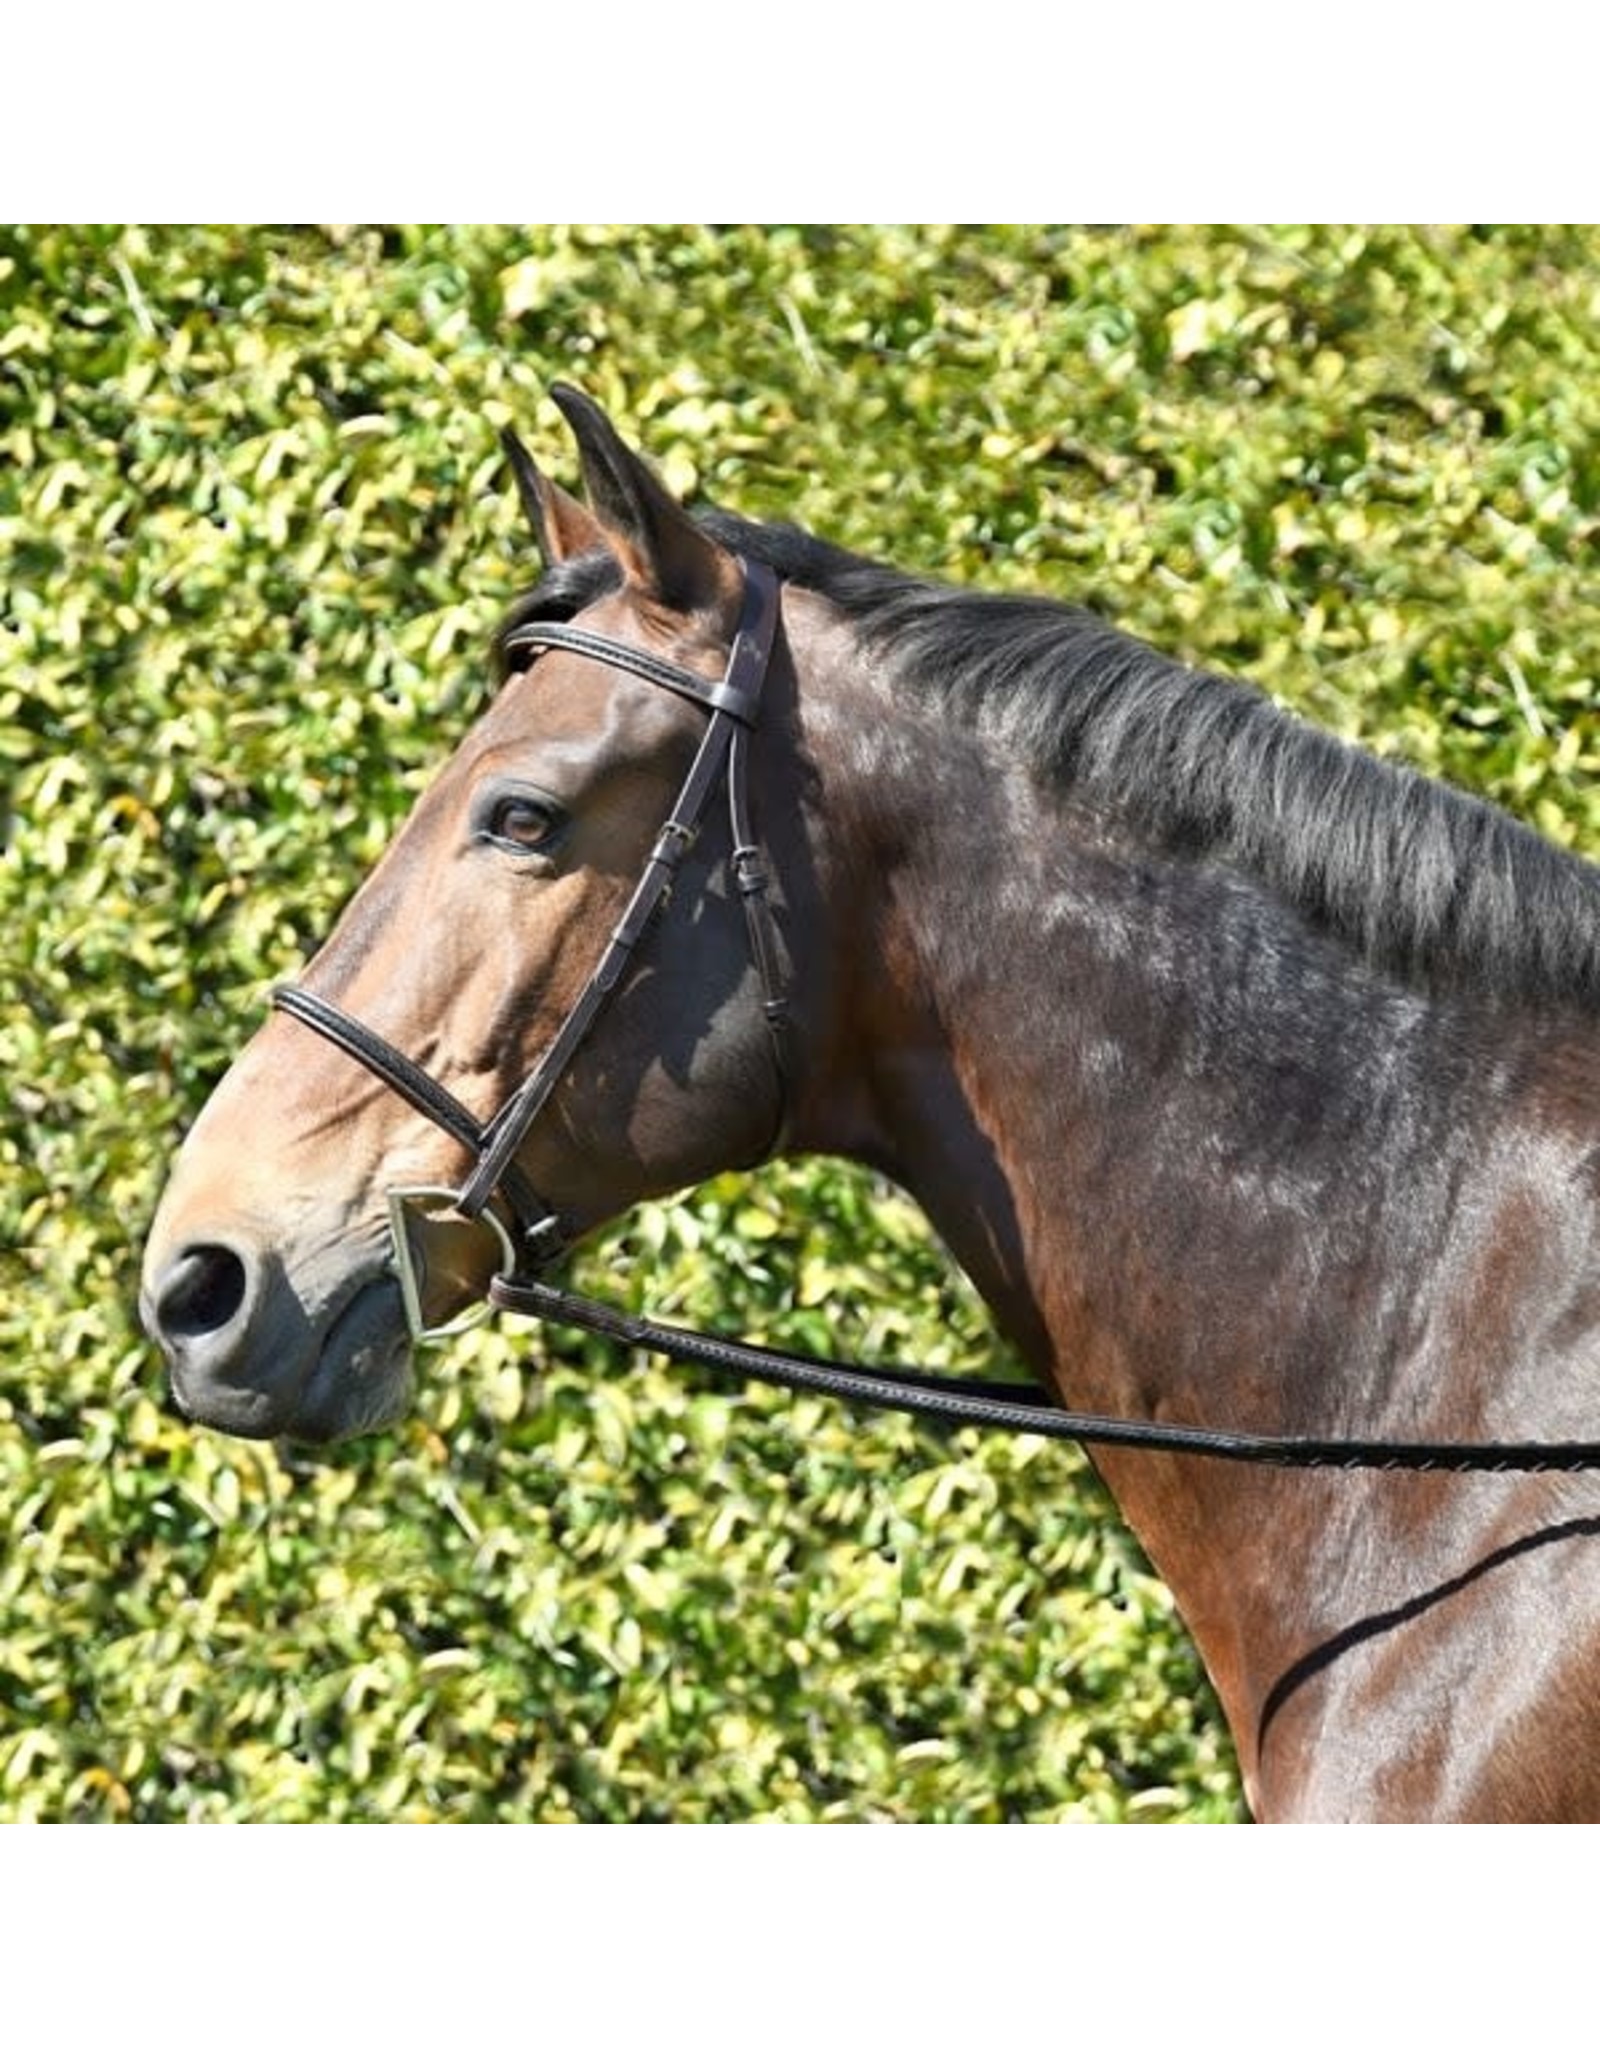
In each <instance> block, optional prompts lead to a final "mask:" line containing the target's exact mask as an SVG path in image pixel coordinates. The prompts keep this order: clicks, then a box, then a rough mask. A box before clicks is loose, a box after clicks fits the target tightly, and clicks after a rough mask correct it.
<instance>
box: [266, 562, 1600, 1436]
mask: <svg viewBox="0 0 1600 2048" xmlns="http://www.w3.org/2000/svg"><path fill="white" fill-rule="evenodd" d="M740 566H741V569H742V572H743V577H744V590H743V598H742V602H741V606H740V615H739V623H738V627H737V630H736V632H735V635H734V641H733V646H732V649H731V650H730V652H729V655H728V661H727V666H726V668H725V670H724V672H723V675H722V679H721V681H720V682H716V683H712V682H708V681H707V680H706V678H705V677H704V676H700V675H696V674H695V673H694V672H693V671H692V670H690V669H685V668H680V667H678V666H677V665H676V664H675V663H673V662H669V661H663V660H662V659H661V658H660V657H659V656H657V655H654V654H651V653H650V652H649V651H648V650H647V649H645V648H641V647H635V646H632V645H630V644H629V643H628V642H626V641H622V640H611V639H608V638H606V637H604V636H602V635H601V634H598V633H592V632H590V631H588V630H587V628H585V627H582V626H574V625H568V624H562V623H558V622H556V621H550V620H532V621H530V622H529V623H528V624H526V625H523V626H519V627H518V628H516V630H515V631H514V632H512V633H511V634H510V635H509V636H508V637H507V639H506V642H505V652H506V654H507V655H508V656H511V657H515V656H516V655H519V654H524V653H526V654H533V653H537V652H538V651H539V650H540V649H542V648H561V649H564V650H565V651H567V652H568V653H572V654H580V655H584V656H586V657H587V658H588V659H590V660H593V661H598V662H602V663H604V664H605V665H606V666H607V667H609V668H615V669H620V670H622V671H623V672H624V673H626V674H628V675H632V676H637V677H638V678H640V679H641V680H642V681H644V682H647V683H654V684H656V685H658V686H659V687H660V688H661V689H664V690H671V691H673V692H675V693H676V694H677V695H678V696H680V697H685V698H687V699H688V700H689V701H690V702H691V703H694V704H697V705H699V706H701V707H702V708H703V709H704V710H706V711H707V712H709V714H710V716H709V718H708V721H707V724H706V730H705V733H704V736H703V737H702V739H701V742H700V746H699V749H698V751H697V752H696V754H695V758H694V761H693V762H692V764H691V766H690V768H689V772H688V775H687V776H686V777H685V779H684V783H683V786H682V788H681V789H680V791H679V793H678V799H677V802H676V803H675V804H674V805H673V807H672V812H671V815H670V816H669V817H668V819H667V821H666V823H665V824H664V825H663V826H662V827H661V830H660V832H659V833H658V834H657V836H656V841H655V844H654V846H653V847H652V849H651V851H650V854H649V856H648V858H647V859H646V861H645V865H644V871H643V873H642V874H641V876H640V878H639V881H638V884H637V886H636V888H635V889H634V892H633V895H632V897H631V898H630V899H629V902H628V906H627V908H626V910H625V911H624V912H623V914H622V917H621V919H620V920H619V922H618V924H617V926H616V928H615V930H614V931H613V932H612V934H611V937H610V939H609V940H608V942H607V944H606V947H605V950H604V951H603V952H602V954H601V956H600V959H599V962H598V963H597V965H596V966H595V968H594V971H593V972H592V974H591V975H590V977H589V979H588V981H587V982H586V983H585V985H584V987H583V990H582V991H581V993H580V994H579V996H578V999H577V1001H576V1002H575V1003H574V1004H573V1006H572V1008H571V1010H570V1011H569V1012H568V1014H567V1016H566V1018H565V1020H564V1021H563V1023H562V1025H561V1027H560V1029H559V1030H558V1031H557V1033H556V1035H555V1037H554V1039H553V1040H552V1041H551V1043H550V1045H549V1047H548V1048H547V1049H546V1051H545V1053H544V1054H543V1056H542V1057H541V1058H540V1059H539V1061H538V1062H537V1063H536V1065H535V1066H534V1067H533V1069H532V1071H531V1072H530V1073H529V1074H528V1076H527V1077H526V1079H525V1080H523V1081H522V1082H521V1083H520V1084H519V1085H518V1087H517V1088H516V1089H515V1090H514V1091H513V1092H512V1094H511V1095H510V1096H509V1097H508V1099H507V1100H506V1101H505V1103H503V1104H502V1106H501V1107H500V1108H499V1109H498V1110H497V1111H496V1112H495V1114H494V1115H493V1116H492V1117H491V1118H490V1119H489V1121H488V1122H487V1123H483V1122H481V1121H480V1120H479V1119H478V1118H477V1117H476V1116H475V1115H474V1114H473V1112H472V1111H471V1110H470V1109H468V1108H467V1106H466V1104H465V1103H463V1102H462V1101H460V1100H459V1098H458V1097H456V1096H455V1095H453V1094H451V1092H450V1090H449V1089H448V1088H446V1087H445V1086H444V1085H443V1084H442V1083H441V1082H439V1081H436V1080H435V1079H434V1077H433V1076H432V1075H431V1074H429V1073H428V1072H427V1070H426V1069H425V1068H423V1067H421V1066H419V1065H418V1064H417V1062H416V1061H415V1060H413V1059H412V1058H410V1056H409V1055H408V1054H406V1053H403V1052H401V1051H400V1050H399V1049H398V1048H397V1047H396V1046H393V1045H391V1044H390V1043H389V1041H388V1040H387V1039H385V1038H382V1037H380V1036H379V1034H378V1033H377V1032H375V1031H373V1030H372V1029H370V1027H369V1026H367V1025H365V1024H363V1023H362V1022H361V1021H360V1020H359V1019H358V1018H355V1017H352V1016H351V1015H350V1014H349V1013H348V1011H345V1010H341V1009H340V1008H339V1007H338V1005H337V1004H335V1003H330V1002H329V1001H328V1000H327V999H326V997H323V996H319V995H315V994H313V993H312V991H311V990H310V989H305V988H299V987H295V986H285V987H281V988H276V989H274V990H273V992H272V1001H273V1003H274V1005H275V1006H276V1007H277V1008H278V1009H280V1010H282V1011H284V1012H286V1013H287V1014H288V1015H289V1016H291V1017H294V1018H297V1019H298V1020H299V1021H300V1022H301V1023H302V1024H305V1025H308V1026H309V1027H310V1028H311V1029H312V1030H313V1031H317V1032H320V1033H321V1034H322V1036H323V1037H324V1038H327V1039H330V1040H331V1041H332V1042H333V1044H335V1045H336V1046H338V1047H339V1048H340V1050H341V1051H342V1052H345V1053H348V1054H349V1056H350V1057H351V1058H352V1059H353V1060H357V1061H359V1063H360V1064H361V1065H362V1066H364V1067H365V1068H367V1070H368V1071H369V1072H370V1073H373V1074H375V1075H377V1077H378V1079H379V1080H380V1081H383V1082H386V1083H387V1084H388V1086H389V1087H391V1088H392V1089H394V1091H395V1092H396V1094H398V1095H400V1096H402V1097H404V1099H405V1100H406V1101H407V1102H409V1103H410V1104H411V1106H412V1108H413V1109H416V1110H419V1111H420V1112H421V1113H422V1115H424V1116H426V1117H429V1118H431V1119H432V1121H433V1122H434V1123H436V1124H438V1125H440V1126H441V1127H442V1128H443V1129H444V1130H446V1131H448V1132H449V1133H450V1135H451V1136H452V1137H453V1138H455V1139H456V1140H457V1141H458V1142H459V1143H460V1144H461V1145H462V1146H463V1147H464V1148H465V1150H466V1151H467V1152H468V1153H470V1154H471V1155H472V1159H473V1165H472V1168H471V1170H470V1172H469V1173H468V1175H467V1178H466V1179H465V1181H464V1182H463V1183H462V1184H461V1186H460V1187H459V1188H451V1187H445V1186H429V1187H411V1188H393V1189H391V1190H390V1192H389V1208H390V1219H391V1229H392V1233H393V1238H394V1259H395V1268H396V1272H397V1275H398V1277H399V1280H400V1287H401V1293H402V1296H403V1298H404V1301H405V1306H406V1314H407V1319H408V1321H409V1322H410V1324H411V1329H412V1334H413V1336H415V1337H416V1338H418V1339H419V1340H420V1339H425V1338H435V1337H443V1336H448V1335H450V1334H451V1333H452V1332H453V1331H455V1330H456V1329H458V1328H460V1327H462V1322H463V1320H466V1319H458V1320H456V1321H453V1322H450V1323H448V1324H445V1325H443V1326H433V1327H430V1326H429V1325H428V1324H427V1321H426V1317H425V1313H424V1305H423V1283H422V1278H421V1277H420V1276H419V1273H418V1270H417V1267H416V1264H415V1259H414V1252H413V1249H412V1244H411V1237H410V1234H409V1233H410V1230H411V1228H412V1226H413V1225H414V1224H415V1223H416V1222H417V1221H418V1220H419V1217H420V1218H421V1220H422V1221H423V1222H428V1221H434V1220H436V1219H437V1217H438V1214H439V1212H440V1210H441V1208H442V1210H443V1211H444V1212H446V1213H447V1214H448V1216H449V1217H450V1218H452V1219H454V1221H456V1222H457V1223H459V1222H462V1221H465V1222H467V1223H469V1224H481V1225H483V1226H484V1227H486V1228H487V1229H489V1230H490V1231H491V1232H492V1233H493V1235H494V1237H495V1238H496V1239H497V1240H498V1243H499V1246H500V1250H501V1262H500V1272H499V1274H498V1275H497V1276H496V1277H495V1278H494V1279H493V1280H492V1281H491V1282H490V1283H489V1286H488V1290H487V1295H486V1298H485V1300H484V1301H483V1302H482V1303H481V1304H479V1305H478V1306H477V1309H476V1310H475V1311H474V1313H477V1312H481V1310H482V1309H485V1308H491V1307H492V1308H502V1309H509V1310H512V1311H514V1312H516V1313H518V1314H523V1315H530V1316H535V1317H537V1318H539V1319H540V1320H541V1321H544V1322H551V1323H562V1324H567V1325H569V1326H571V1327H574V1328H578V1329H585V1330H592V1331H596V1332H598V1333H599V1334H600V1335H602V1336H605V1337H608V1338H611V1339H613V1340H615V1341H617V1342H620V1343H625V1344H629V1345H633V1346H635V1347H638V1348H641V1349H648V1350H653V1351H659V1352H661V1353H663V1354H664V1355H665V1356H667V1357H669V1358H674V1359H678V1360H682V1361H685V1362H688V1363H691V1364H697V1365H703V1366H708V1367H710V1368H711V1369H712V1370H713V1371H717V1372H721V1373H724V1374H728V1375H731V1376H733V1377H736V1378H739V1379H759V1380H766V1381H769V1382H771V1383H772V1384H774V1385H777V1386H783V1387H789V1388H793V1389H797V1390H806V1391H811V1392H816V1393H823V1394H828V1395H832V1396H834V1397H837V1398H839V1399H843V1400H846V1401H852V1402H856V1403H859V1404H862V1405H866V1406H871V1407H878V1408H892V1409H898V1410H901V1411H903V1412H907V1413H910V1414H914V1415H918V1416H921V1417H923V1418H924V1419H925V1420H928V1421H933V1422H942V1423H956V1424H975V1425H978V1426H980V1427H985V1428H1003V1429H1014V1430H1023V1431H1028V1432H1030V1433H1033V1434H1036V1435H1040V1436H1052V1437H1062V1438H1066V1439H1069V1440H1070V1441H1072V1442H1075V1443H1082V1444H1095V1445H1103V1446H1106V1447H1108V1448H1122V1449H1129V1450H1161V1451H1169V1452H1183V1453H1188V1454H1189V1455H1192V1456H1198V1457H1206V1458H1223V1459H1230V1460H1233V1461H1236V1462H1241V1463H1247V1464H1257V1465H1290V1466H1302V1467H1303V1466H1332V1467H1338V1468H1343V1469H1367V1470H1383V1471H1421V1472H1506V1473H1516V1472H1557V1471H1567V1472H1571V1471H1588V1470H1593V1469H1596V1468H1600V1444H1597V1443H1572V1442H1568V1443H1538V1442H1515V1443H1451V1442H1434V1441H1396V1440H1389V1439H1366V1440H1363V1439H1350V1438H1317V1437H1285V1436H1265V1435H1253V1434H1243V1433H1241V1432H1238V1431H1224V1430H1214V1429H1200V1428H1191V1427H1188V1426H1186V1425H1183V1424H1171V1423H1159V1422H1142V1421H1138V1420H1135V1419H1132V1418H1125V1417H1120V1416H1107V1415H1087V1414H1081V1413H1077V1412H1075V1411H1073V1410H1071V1409H1066V1408H1061V1407H1058V1406H1057V1405H1056V1404H1055V1402H1054V1399H1053V1397H1052V1396H1051V1395H1050V1394H1049V1393H1048V1392H1047V1391H1046V1390H1045V1389H1044V1388H1042V1387H1040V1386H1038V1385H1036V1384H1035V1383H1034V1382H1032V1381H1010V1380H1006V1381H990V1382H979V1383H977V1384H974V1383H973V1382H972V1381H970V1380H967V1381H963V1380H961V1379H960V1378H958V1377H957V1376H956V1375H954V1374H950V1373H940V1372H926V1371H920V1370H916V1369H913V1368H902V1369H898V1370H895V1371H892V1372H891V1371H884V1370H881V1369H878V1368H874V1367H867V1366H851V1365H844V1364H841V1363H839V1362H838V1361H835V1360H831V1359H813V1358H802V1357H797V1356H795V1355H794V1354H793V1353H790V1352H783V1351H774V1350H771V1349H769V1348H768V1347H766V1346H764V1345H756V1344H748V1343H743V1342H740V1341H738V1340H736V1339H733V1338H726V1337H716V1336H710V1335H707V1334H706V1333H704V1332H701V1331H696V1330H685V1329H681V1328H678V1327H677V1326H675V1325H672V1324H665V1323H657V1322H651V1321H648V1320H646V1319H644V1318H642V1317H638V1316H629V1315H625V1314H622V1313H620V1312H619V1311H617V1310H616V1309H613V1308H610V1307H608V1306H606V1305H605V1304H604V1303H602V1302H596V1301H591V1300H588V1299H587V1298H585V1297H584V1296H582V1295H577V1294H572V1293H570V1292H567V1291H566V1290H564V1289H561V1288H558V1287H553V1286H551V1285H550V1284H549V1283H548V1282H546V1281H545V1280H544V1279H542V1278H541V1277H540V1276H541V1273H542V1270H543V1269H544V1268H545V1267H547V1266H548V1265H549V1264H550V1263H551V1261H552V1260H554V1259H556V1258H558V1257H559V1256H560V1255H561V1253H562V1252H563V1251H564V1250H565V1249H566V1248H567V1246H568V1244H569V1242H570V1234H569V1231H568V1229H567V1227H566V1225H565V1224H564V1222H563V1219H562V1218H561V1216H560V1215H559V1213H558V1212H557V1211H555V1210H554V1209H552V1208H551V1207H550V1206H549V1204H548V1203H546V1202H545V1201H544V1199H543V1198H542V1197H541V1196H540V1194H539V1193H538V1191H537V1190H536V1189H535V1188H534V1187H533V1186H532V1185H531V1184H530V1183H529V1181H528V1179H527V1177H526V1175H525V1174H524V1173H523V1171H522V1169H521V1168H520V1167H519V1166H518V1164H517V1153H518V1152H519V1151H520V1150H521V1148H522V1145H523V1142H524V1140H525V1139H526V1138H527V1135H528V1133H529V1131H530V1130H531V1128H532V1126H533V1124H534V1122H535V1120H536V1118H537V1117H538V1116H539V1114H540V1112H541V1111H542V1110H543V1109H544V1107H545V1105H546V1104H547V1103H548V1102H549V1100H550V1098H551V1095H552V1093H553V1092H554V1090H555V1088H556V1085H557V1083H558V1082H559V1081H560V1080H561V1078H562V1076H563V1075H564V1074H565V1073H566V1072H567V1071H568V1069H569V1068H570V1067H571V1065H572V1062H573V1060H574V1058H575V1057H576V1055H577V1053H578V1052H579V1050H580V1048H581V1047H582V1045H583V1043H584V1041H585V1039H586V1038H587V1037H588V1036H589V1034H590V1032H591V1031H592V1030H593V1029H594V1027H595V1024H596V1022H597V1021H598V1020H599V1018H600V1016H601V1014H602V1012H603V1011H604V1009H605V1007H606V1004H607V1003H608V1002H609V1000H610V998H611V996H612V995H613V993H614V992H615V990H616V988H617V986H618V984H619V983H620V981H621V979H622V976H623V974H624V971H625V970H626V968H627V966H628V963H629V961H630V960H631V959H632V958H633V955H634V953H635V951H636V950H637V948H638V945H639V942H640V940H641V939H642V938H643V936H644V934H645V932H646V931H647V929H648V928H649V926H650V923H651V920H652V919H653V917H654V916H655V914H656V912H657V911H658V910H659V909H660V908H661V907H662V905H663V904H664V903H665V901H666V900H667V897H668V894H669V892H670V889H671V885H672V882H673V879H674V877H675V876H676V875H677V873H678V871H679V869H680V868H681V866H682V864H683V860H684V857H685V855H686V854H687V853H688V851H689V848H690V847H691V846H692V845H693V843H694V840H695V835H696V833H697V832H698V830H699V828H700V825H701V823H702V821H703V819H704V816H705V813H706V810H707V807H708V806H709V804H710V802H711V799H712V797H713V795H714V794H715V792H716V789H717V785H718V783H719V781H721V782H724V783H725V786H726V792H727V800H728V818H729V828H730V834H731V851H730V854H729V861H730V866H731V871H732V875H733V880H734V884H735V888H736V891H737V893H738V895H739V898H740V900H741V902H742V903H743V905H744V911H745V919H746V927H747V930H748V934H749V941H750V951H751V956H752V958H753V960H754V962H755V966H756V971H757V974H758V977H759V979H760V983H761V989H762V1012H763V1014H764V1016H765V1018H766V1021H767V1024H768V1027H769V1029H770V1033H771V1039H772V1047H773V1053H774V1057H775V1059H776V1061H777V1066H778V1078H779V1091H780V1101H781V1099H782V1096H783V1094H784V1093H785V1091H786V1090H787V1087H788V1081H789V1069H790V1059H789V1051H788V996H787V975H786V972H785V967H784V955H783V951H782V948H781V946H780V944H779V941H778V936H777V931H776V926H775V921H774V917H773V912H772V908H771V905H770V902H769V898H768V887H769V876H768V871H767V863H766V858H765V856H764V854H763V852H762V850H761V847H760V844H759V842H758V841H757V839H756V838H755V835H754V831H753V829H752V823H751V811H750V800H749V787H748V757H747V749H748V745H749V738H750V734H751V733H752V732H753V731H754V729H755V727H756V724H757V721H758V719H759V717H760V714H761V700H762V686H763V684H764V682H765V680H766V674H767V668H768V665H769V664H770V662H771V658H772V648H773V643H774V639H775V636H776V632H777V626H778V617H779V585H778V579H777V577H776V576H775V575H774V573H773V571H772V570H771V569H770V568H768V567H767V566H766V564H764V563H762V562H756V561H741V564H740ZM780 1127H781V1115H780ZM497 1202H498V1203H500V1204H502V1205H503V1206H504V1208H505V1210H506V1211H507V1212H508V1214H509V1216H510V1218H511V1228H510V1229H508V1228H507V1227H506V1225H505V1223H504V1222H503V1221H502V1220H501V1219H500V1217H499V1216H498V1215H497V1214H496V1211H495V1207H494V1205H495V1204H496V1203H497Z"/></svg>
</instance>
